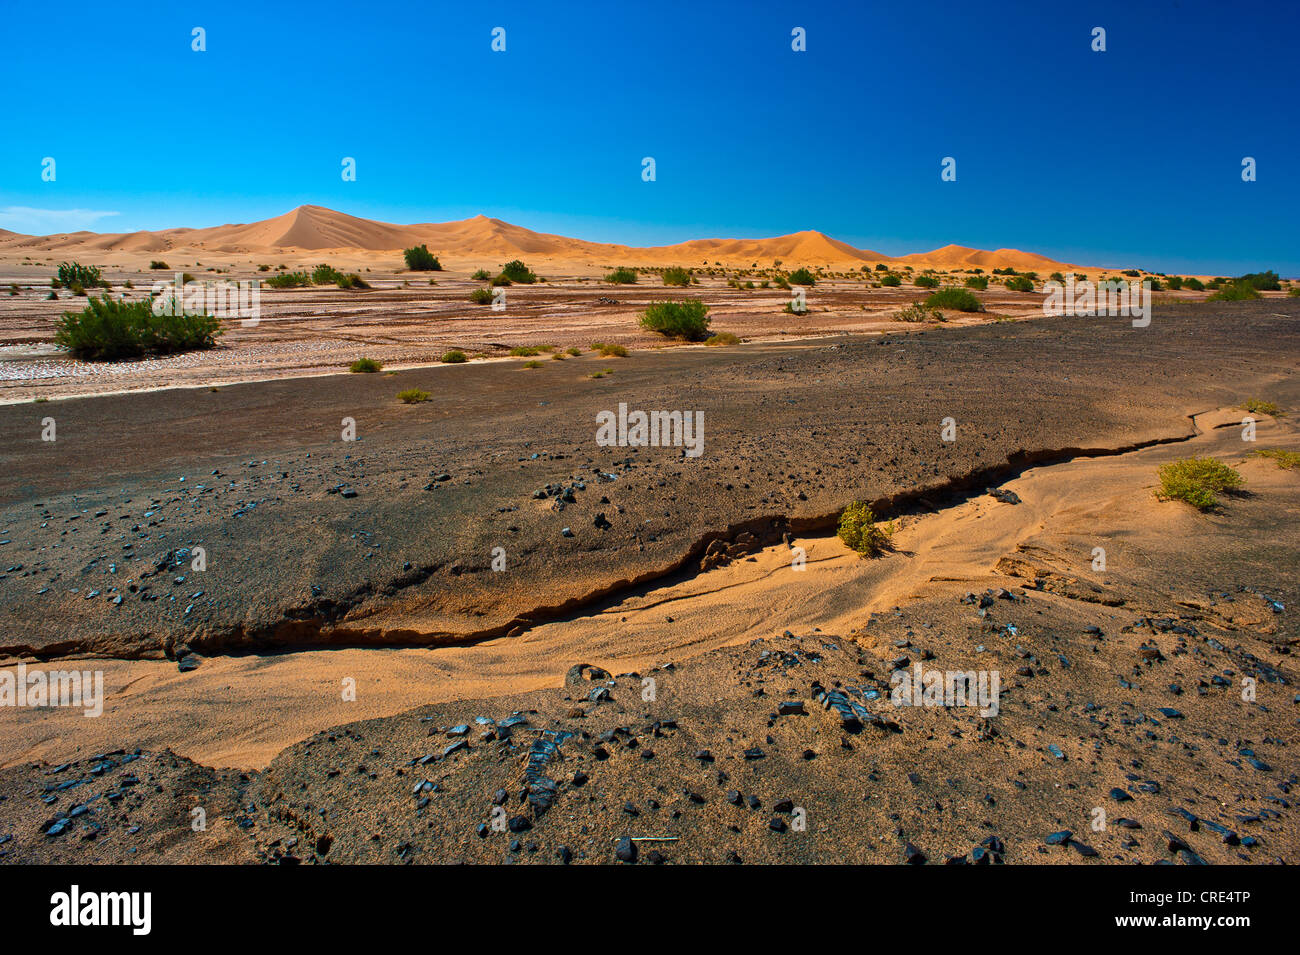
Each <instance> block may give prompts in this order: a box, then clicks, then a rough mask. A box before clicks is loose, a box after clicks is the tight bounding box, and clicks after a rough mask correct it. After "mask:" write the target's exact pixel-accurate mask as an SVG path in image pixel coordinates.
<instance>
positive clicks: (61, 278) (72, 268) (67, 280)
mask: <svg viewBox="0 0 1300 955" xmlns="http://www.w3.org/2000/svg"><path fill="white" fill-rule="evenodd" d="M50 284H51V285H53V286H54V287H55V288H59V287H60V286H62V287H63V288H66V289H73V288H74V287H75V288H80V289H83V290H85V289H88V288H99V287H100V286H101V285H102V286H104V287H105V288H108V283H107V282H105V281H104V280H103V278H102V277H101V276H100V274H99V269H97V268H96V267H95V266H93V265H81V264H79V263H77V262H60V263H59V268H58V274H57V277H56V278H55V279H54V281H53V282H51V283H50ZM74 294H77V293H75V292H74Z"/></svg>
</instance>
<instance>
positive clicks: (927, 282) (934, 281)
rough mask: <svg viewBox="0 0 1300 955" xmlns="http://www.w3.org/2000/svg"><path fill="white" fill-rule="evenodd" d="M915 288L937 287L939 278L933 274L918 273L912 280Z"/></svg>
mask: <svg viewBox="0 0 1300 955" xmlns="http://www.w3.org/2000/svg"><path fill="white" fill-rule="evenodd" d="M912 284H913V285H915V286H916V287H917V288H938V287H939V280H938V278H936V277H935V276H933V275H918V276H917V277H916V278H914V279H913V280H912Z"/></svg>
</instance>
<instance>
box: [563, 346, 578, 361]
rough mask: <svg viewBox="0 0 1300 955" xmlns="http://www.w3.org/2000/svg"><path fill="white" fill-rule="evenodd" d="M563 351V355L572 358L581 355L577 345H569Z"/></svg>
mask: <svg viewBox="0 0 1300 955" xmlns="http://www.w3.org/2000/svg"><path fill="white" fill-rule="evenodd" d="M564 351H565V354H567V355H572V356H573V357H574V358H577V357H578V356H579V355H581V354H582V349H581V348H579V347H578V346H577V345H570V346H569V347H568V348H566V349H564Z"/></svg>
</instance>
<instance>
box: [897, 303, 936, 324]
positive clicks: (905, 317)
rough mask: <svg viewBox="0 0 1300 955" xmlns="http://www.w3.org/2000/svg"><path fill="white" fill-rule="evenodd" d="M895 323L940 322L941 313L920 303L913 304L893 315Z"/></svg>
mask: <svg viewBox="0 0 1300 955" xmlns="http://www.w3.org/2000/svg"><path fill="white" fill-rule="evenodd" d="M894 321H896V322H942V321H943V312H941V311H939V310H938V309H937V308H930V306H929V305H927V304H924V303H922V302H913V303H912V304H911V305H908V306H906V307H905V308H903V309H901V310H900V311H899V312H898V313H897V314H896V315H894Z"/></svg>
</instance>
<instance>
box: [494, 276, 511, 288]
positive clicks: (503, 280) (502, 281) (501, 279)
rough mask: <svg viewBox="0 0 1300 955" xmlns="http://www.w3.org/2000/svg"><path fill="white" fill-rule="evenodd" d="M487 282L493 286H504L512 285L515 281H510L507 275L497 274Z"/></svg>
mask: <svg viewBox="0 0 1300 955" xmlns="http://www.w3.org/2000/svg"><path fill="white" fill-rule="evenodd" d="M488 284H489V285H493V286H497V285H500V286H503V287H504V286H506V285H514V284H515V283H514V282H512V281H510V279H509V278H507V277H506V276H504V275H498V276H497V277H496V278H494V279H493V280H492V281H491V282H489V283H488Z"/></svg>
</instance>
